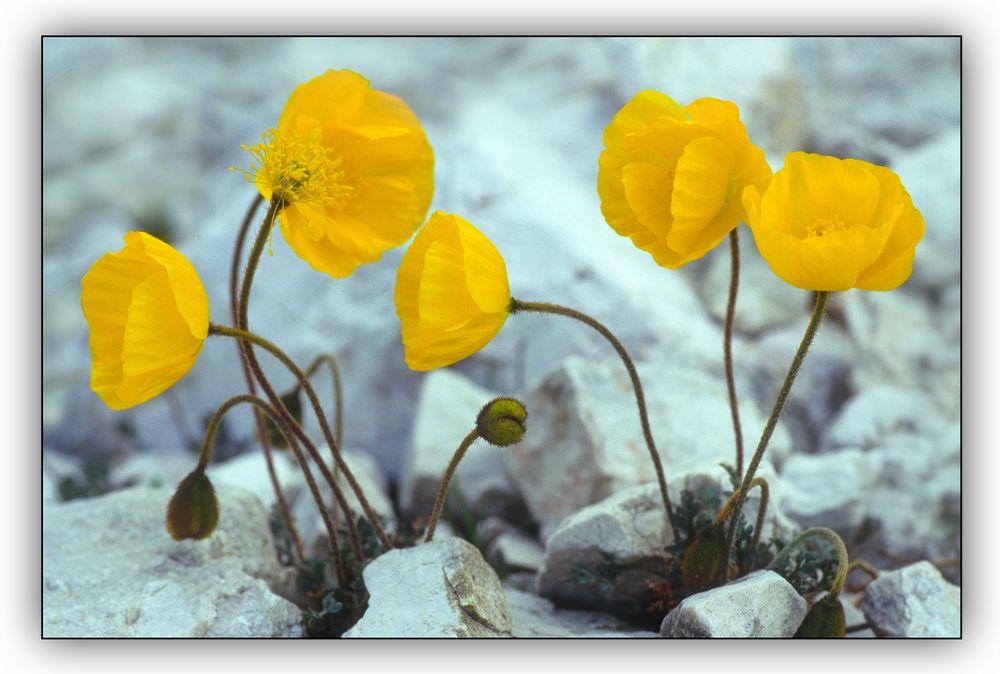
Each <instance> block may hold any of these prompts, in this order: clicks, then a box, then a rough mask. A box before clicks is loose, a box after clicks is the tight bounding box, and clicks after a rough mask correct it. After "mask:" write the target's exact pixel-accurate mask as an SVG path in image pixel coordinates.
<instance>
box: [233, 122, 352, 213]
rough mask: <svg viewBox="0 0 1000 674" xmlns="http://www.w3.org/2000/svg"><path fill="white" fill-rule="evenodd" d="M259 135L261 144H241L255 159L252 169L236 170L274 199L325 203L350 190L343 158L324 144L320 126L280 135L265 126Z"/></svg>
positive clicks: (338, 197)
mask: <svg viewBox="0 0 1000 674" xmlns="http://www.w3.org/2000/svg"><path fill="white" fill-rule="evenodd" d="M262 137H263V141H264V142H263V143H258V144H257V145H254V146H252V147H250V146H247V145H244V146H243V149H244V150H246V151H247V152H249V153H250V154H251V155H252V156H253V158H254V160H255V163H254V164H252V165H251V167H250V168H251V170H250V171H242V170H240V169H237V170H240V172H241V173H244V174H246V176H247V180H248V181H249V182H256V183H257V184H259V185H261V186H263V187H266V188H268V189H270V190H271V193H272V195H273V198H274V197H276V198H278V199H280V200H281V201H282V202H284V203H285V204H293V203H310V204H313V205H316V206H324V205H326V204H329V203H332V202H335V201H337V200H338V199H342V198H344V197H346V196H348V195H350V193H351V192H352V191H353V188H352V187H351V186H350V185H346V184H344V176H345V174H344V170H343V169H342V168H341V166H342V164H343V161H342V160H341V158H340V157H336V156H334V153H333V150H332V149H330V148H328V147H325V146H324V145H323V142H322V140H323V139H322V134H321V132H320V130H319V129H314V130H312V131H310V132H309V133H307V134H305V135H302V134H299V133H294V132H293V133H285V134H282V135H280V136H279V135H277V134H276V133H275V132H274V129H268V130H267V131H265V132H264V134H263V135H262Z"/></svg>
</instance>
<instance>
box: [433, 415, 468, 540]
mask: <svg viewBox="0 0 1000 674" xmlns="http://www.w3.org/2000/svg"><path fill="white" fill-rule="evenodd" d="M477 438H479V431H477V430H475V429H473V431H472V432H471V433H469V434H468V435H466V436H465V439H464V440H462V444H460V445H459V446H458V449H456V450H455V454H454V455H453V456H452V457H451V461H450V462H449V463H448V467H447V468H445V471H444V476H443V477H442V478H441V486H439V487H438V491H437V496H436V497H435V498H434V509H433V510H431V517H430V520H428V524H427V535H426V536H425V537H424V542H425V543H430V542H431V540H432V539H433V538H434V530H435V529H436V528H437V523H438V520H439V519H441V513H442V512H443V511H444V499H445V497H446V496H447V495H448V486H449V485H450V484H451V480H452V478H453V477H455V471H456V470H457V469H458V464H459V462H460V461H461V460H462V458H463V457H464V456H465V453H466V452H467V451H469V447H471V446H472V443H473V442H475V441H476V439H477Z"/></svg>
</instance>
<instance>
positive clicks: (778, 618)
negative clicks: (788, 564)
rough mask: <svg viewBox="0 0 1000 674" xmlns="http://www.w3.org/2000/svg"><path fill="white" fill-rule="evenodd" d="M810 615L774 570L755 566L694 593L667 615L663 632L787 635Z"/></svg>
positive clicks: (680, 635)
mask: <svg viewBox="0 0 1000 674" xmlns="http://www.w3.org/2000/svg"><path fill="white" fill-rule="evenodd" d="M805 615H806V600H805V599H803V598H802V597H800V596H799V594H798V593H797V592H796V591H795V588H793V587H792V586H791V585H790V584H789V583H788V581H786V580H785V579H784V578H782V577H781V576H780V575H778V574H777V573H775V572H774V571H755V572H754V573H751V574H749V575H748V576H745V577H744V578H741V579H739V580H737V581H734V582H732V583H729V584H728V585H723V586H722V587H717V588H715V589H713V590H708V591H706V592H700V593H698V594H695V595H691V596H690V597H688V598H687V599H685V600H684V601H682V602H681V603H680V604H679V605H678V606H677V608H675V609H674V610H673V611H671V612H670V613H669V614H668V615H667V617H666V618H664V620H663V624H662V626H661V628H660V635H661V636H663V637H665V638H672V639H690V638H699V639H700V638H736V639H740V638H777V639H781V638H788V637H791V636H794V635H795V631H796V630H797V629H798V628H799V625H800V624H801V623H802V619H803V618H805Z"/></svg>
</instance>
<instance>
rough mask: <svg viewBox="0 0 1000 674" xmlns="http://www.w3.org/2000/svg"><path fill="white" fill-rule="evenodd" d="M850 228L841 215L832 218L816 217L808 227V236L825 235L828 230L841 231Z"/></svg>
mask: <svg viewBox="0 0 1000 674" xmlns="http://www.w3.org/2000/svg"><path fill="white" fill-rule="evenodd" d="M847 228H848V225H847V223H845V222H844V221H843V220H841V219H840V216H839V215H834V216H833V217H830V218H816V222H814V223H813V224H811V225H810V226H809V227H806V236H823V235H824V234H826V233H827V232H839V231H842V230H845V229H847Z"/></svg>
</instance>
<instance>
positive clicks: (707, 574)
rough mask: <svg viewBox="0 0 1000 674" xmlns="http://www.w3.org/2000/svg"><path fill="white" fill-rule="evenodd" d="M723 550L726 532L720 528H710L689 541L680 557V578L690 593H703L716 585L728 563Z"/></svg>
mask: <svg viewBox="0 0 1000 674" xmlns="http://www.w3.org/2000/svg"><path fill="white" fill-rule="evenodd" d="M725 549H726V532H725V531H724V529H723V527H721V526H710V527H708V528H707V529H705V530H704V531H701V532H699V533H698V534H697V535H696V536H695V537H694V538H692V539H691V542H690V543H689V544H688V546H687V550H685V551H684V554H683V556H682V557H681V577H682V578H683V579H684V586H685V587H686V588H687V589H688V590H689V591H690V592H704V591H705V590H708V589H711V588H713V587H715V586H716V585H717V584H718V580H719V574H720V573H721V571H722V569H723V565H725V564H727V563H728V560H725V559H723V556H724V555H725Z"/></svg>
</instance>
